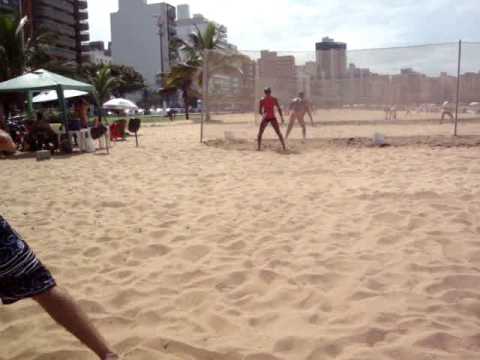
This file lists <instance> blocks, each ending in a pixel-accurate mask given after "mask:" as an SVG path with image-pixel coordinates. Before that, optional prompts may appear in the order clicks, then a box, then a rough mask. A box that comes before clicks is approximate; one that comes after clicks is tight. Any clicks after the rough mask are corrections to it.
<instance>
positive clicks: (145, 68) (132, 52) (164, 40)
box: [111, 0, 176, 86]
mask: <svg viewBox="0 0 480 360" xmlns="http://www.w3.org/2000/svg"><path fill="white" fill-rule="evenodd" d="M175 18H176V11H175V7H174V6H171V5H169V4H166V3H160V4H147V0H119V9H118V12H116V13H113V14H111V28H112V61H113V62H114V63H116V64H122V65H129V66H132V67H133V68H134V69H135V70H136V71H138V72H139V73H141V74H142V75H143V77H144V79H145V83H146V84H147V85H148V86H154V85H155V84H156V80H157V77H158V74H160V73H167V72H168V71H170V68H171V66H172V64H173V63H174V61H175V54H174V52H172V51H171V48H170V40H171V39H172V38H174V37H175V36H176V30H175Z"/></svg>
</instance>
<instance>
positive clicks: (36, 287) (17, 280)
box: [0, 215, 118, 360]
mask: <svg viewBox="0 0 480 360" xmlns="http://www.w3.org/2000/svg"><path fill="white" fill-rule="evenodd" d="M23 299H33V300H34V301H36V302H37V303H38V304H39V305H40V306H41V307H42V308H43V309H44V310H45V311H46V312H47V313H48V314H49V315H50V316H51V317H52V318H53V319H54V320H55V321H56V322H57V323H58V324H60V325H62V326H63V327H64V328H65V329H66V330H68V331H69V332H70V333H71V334H73V335H74V336H75V337H77V338H78V339H79V340H80V341H81V342H83V343H84V344H85V345H86V346H87V347H88V348H90V349H91V350H92V351H93V352H94V353H95V354H97V356H98V357H99V358H100V359H101V360H117V359H118V356H117V355H116V354H115V353H114V352H113V351H112V350H111V349H110V347H109V345H107V343H106V341H105V340H104V339H103V337H102V336H101V335H100V333H99V332H98V331H97V329H96V328H95V327H94V326H93V324H92V323H91V322H90V321H89V319H88V318H87V316H86V315H85V314H84V313H83V311H82V309H81V308H80V307H79V306H78V305H77V304H76V303H75V301H74V300H73V299H72V297H71V296H70V295H69V294H68V293H67V292H66V291H65V290H61V289H60V288H59V287H58V286H57V284H56V282H55V279H54V278H53V277H52V275H51V274H50V272H49V271H48V269H47V268H46V267H45V266H44V265H43V264H42V263H41V262H40V261H39V260H38V259H37V257H36V256H35V254H34V253H33V251H32V250H31V249H30V247H29V246H28V244H27V243H26V242H25V240H23V238H22V237H21V236H20V235H19V234H18V233H17V232H16V231H15V230H14V229H13V228H12V227H11V226H10V224H8V222H7V221H6V220H5V219H4V218H3V217H2V216H1V215H0V303H3V304H5V305H9V304H13V303H16V302H18V301H20V300H23Z"/></svg>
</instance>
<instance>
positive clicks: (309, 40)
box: [88, 0, 480, 51]
mask: <svg viewBox="0 0 480 360" xmlns="http://www.w3.org/2000/svg"><path fill="white" fill-rule="evenodd" d="M131 1H138V0H131ZM88 2H89V10H90V26H91V37H92V40H104V41H108V40H109V39H110V16H109V14H110V13H111V12H114V11H117V9H118V0H89V1H88ZM148 2H149V3H155V2H160V1H148ZM169 3H170V4H172V5H178V4H182V3H188V4H190V10H191V12H192V13H201V14H203V15H204V16H205V17H207V18H209V19H211V20H214V21H216V22H219V23H222V24H224V25H226V26H227V27H228V30H229V38H230V41H231V42H232V43H233V44H235V45H237V46H238V47H239V49H242V50H260V49H265V48H269V49H276V50H300V51H302V50H313V49H314V43H315V42H316V41H319V40H321V38H322V37H324V36H327V35H328V36H330V37H334V38H335V39H338V40H340V41H344V42H347V43H348V46H349V48H350V49H359V48H372V47H385V46H397V45H410V44H422V43H430V42H450V41H458V40H459V39H463V40H466V41H480V26H479V25H478V24H479V19H480V0H349V1H346V0H263V1H261V0H242V1H225V0H190V1H170V2H169Z"/></svg>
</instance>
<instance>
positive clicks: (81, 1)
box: [77, 0, 88, 10]
mask: <svg viewBox="0 0 480 360" xmlns="http://www.w3.org/2000/svg"><path fill="white" fill-rule="evenodd" d="M77 4H78V9H79V10H86V9H88V2H87V1H86V0H78V1H77Z"/></svg>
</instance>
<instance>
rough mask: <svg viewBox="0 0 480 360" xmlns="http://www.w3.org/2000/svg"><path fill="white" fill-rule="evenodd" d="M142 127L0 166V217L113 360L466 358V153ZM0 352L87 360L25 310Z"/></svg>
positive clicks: (469, 337)
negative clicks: (238, 140) (105, 142)
mask: <svg viewBox="0 0 480 360" xmlns="http://www.w3.org/2000/svg"><path fill="white" fill-rule="evenodd" d="M344 130H345V129H344ZM297 131H298V129H297ZM325 131H326V130H325V129H324V132H323V133H325ZM332 131H333V130H332ZM335 131H337V130H335ZM345 131H346V130H345ZM365 131H366V130H365ZM141 132H142V136H141V137H140V143H141V147H140V148H138V149H136V148H135V145H134V141H133V140H129V141H127V142H125V143H119V144H117V145H115V147H114V148H113V149H112V152H111V155H109V156H104V155H101V154H96V155H92V154H85V155H79V156H73V157H67V158H65V157H57V158H55V159H53V160H50V161H46V162H36V161H35V160H34V159H32V158H29V157H25V158H23V157H21V158H17V159H15V160H0V178H1V183H2V191H1V193H0V213H1V214H2V215H3V216H5V217H6V218H7V219H8V220H9V221H10V222H11V223H12V225H14V227H15V228H16V229H17V230H18V231H19V232H21V233H22V234H23V235H24V237H25V238H26V239H27V240H28V242H29V243H30V245H31V246H32V247H33V248H34V249H35V250H36V252H37V254H38V256H39V257H40V258H41V259H42V261H43V262H44V263H45V264H47V266H48V267H49V268H50V269H51V271H52V272H53V273H54V275H55V276H56V278H57V280H58V282H59V284H61V285H62V286H63V287H65V288H67V289H68V290H69V291H70V292H71V293H72V295H73V296H74V297H75V298H76V299H77V300H78V301H79V303H80V304H81V306H82V307H83V308H84V309H85V310H86V311H87V312H88V314H89V315H90V316H91V318H92V319H93V321H94V322H95V324H96V325H97V326H98V327H99V328H100V329H101V331H102V332H103V333H104V334H105V336H106V337H107V338H108V339H109V341H110V342H111V343H112V344H113V345H114V347H115V348H116V349H117V350H118V351H119V353H121V354H122V358H123V359H138V360H165V359H177V360H178V359H199V360H207V359H215V360H216V359H222V360H227V359H228V360H237V359H238V360H241V359H243V360H280V359H283V360H287V359H295V360H299V359H305V360H323V359H339V360H347V359H349V360H362V359H365V360H372V359H382V360H383V359H398V360H412V359H415V360H427V359H429V360H431V359H440V360H447V359H448V360H450V359H451V360H458V359H477V358H478V353H479V352H480V328H479V326H480V242H479V241H478V239H479V235H480V218H479V215H478V214H479V213H480V200H479V199H480V197H479V195H480V185H479V184H480V183H479V181H478V179H479V178H480V162H479V161H478V159H479V156H480V147H451V148H444V147H432V146H423V145H415V146H401V147H387V148H371V147H366V146H354V147H349V146H345V147H339V146H323V147H319V148H318V149H317V148H315V149H308V143H307V145H305V144H303V145H302V146H301V145H298V144H297V143H293V146H296V149H297V150H298V151H296V152H293V153H289V154H281V153H279V152H278V151H277V149H278V145H277V144H276V143H270V144H269V145H268V146H267V150H266V151H264V152H261V153H258V152H255V151H253V145H254V144H253V143H251V145H252V146H251V147H247V148H244V149H242V151H239V150H237V149H235V148H228V147H221V146H220V147H215V146H205V145H200V144H199V143H198V126H197V125H182V126H162V127H154V128H153V127H152V128H144V129H143V130H142V131H141ZM347 132H348V131H347ZM366 132H367V131H366ZM0 339H1V346H0V359H1V360H20V359H29V360H30V359H35V360H52V359H61V360H64V359H69V360H77V359H78V360H89V359H95V357H94V356H93V355H91V354H90V353H89V352H87V351H86V350H85V349H84V348H83V347H82V346H81V345H80V344H79V343H78V342H77V341H76V340H75V339H74V338H72V337H71V336H70V335H69V334H67V333H66V332H65V331H64V330H63V329H61V328H60V327H58V326H57V325H55V324H54V323H53V321H52V320H50V319H49V318H48V317H47V316H46V315H44V314H42V312H41V311H40V309H39V308H38V306H37V305H35V304H34V303H33V302H31V301H24V302H21V303H18V304H16V305H13V306H8V307H1V308H0Z"/></svg>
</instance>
